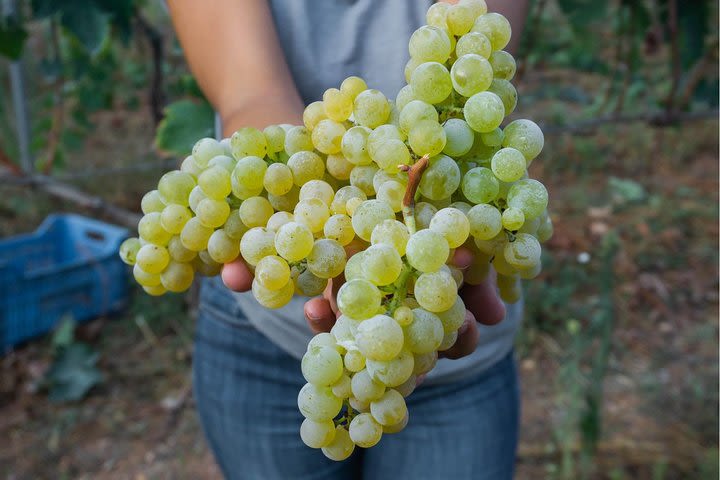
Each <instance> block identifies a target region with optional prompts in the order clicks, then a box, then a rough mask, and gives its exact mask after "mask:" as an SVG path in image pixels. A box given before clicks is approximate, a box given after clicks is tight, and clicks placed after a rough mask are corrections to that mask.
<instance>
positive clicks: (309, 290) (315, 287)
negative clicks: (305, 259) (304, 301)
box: [295, 270, 328, 297]
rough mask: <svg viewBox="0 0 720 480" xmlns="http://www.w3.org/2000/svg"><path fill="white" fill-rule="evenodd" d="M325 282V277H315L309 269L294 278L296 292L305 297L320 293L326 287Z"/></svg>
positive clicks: (326, 282)
mask: <svg viewBox="0 0 720 480" xmlns="http://www.w3.org/2000/svg"><path fill="white" fill-rule="evenodd" d="M327 284H328V281H327V279H326V278H320V277H317V276H315V275H314V274H313V273H312V272H311V271H310V270H305V271H304V272H302V273H301V274H300V275H298V277H297V279H296V280H295V286H296V287H297V290H298V293H300V294H301V295H305V296H307V297H314V296H315V295H320V294H321V293H322V292H323V291H324V290H325V287H327Z"/></svg>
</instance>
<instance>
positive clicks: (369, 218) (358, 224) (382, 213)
mask: <svg viewBox="0 0 720 480" xmlns="http://www.w3.org/2000/svg"><path fill="white" fill-rule="evenodd" d="M391 219H395V212H393V210H392V208H390V206H389V205H388V204H386V203H384V202H381V201H380V200H366V201H364V202H362V203H361V204H360V205H359V206H358V207H357V209H356V210H355V212H354V213H353V215H352V225H353V229H354V230H355V233H356V234H357V236H358V237H360V238H362V239H363V240H365V241H369V240H370V236H371V234H372V231H373V228H375V225H377V224H378V223H380V222H382V221H383V220H391Z"/></svg>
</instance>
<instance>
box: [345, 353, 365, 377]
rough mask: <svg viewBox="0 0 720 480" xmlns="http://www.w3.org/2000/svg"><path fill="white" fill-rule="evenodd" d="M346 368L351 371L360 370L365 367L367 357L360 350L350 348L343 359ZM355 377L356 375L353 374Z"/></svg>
mask: <svg viewBox="0 0 720 480" xmlns="http://www.w3.org/2000/svg"><path fill="white" fill-rule="evenodd" d="M343 363H344V364H345V368H346V369H347V370H348V371H350V372H359V371H361V370H362V369H363V368H365V357H363V354H362V353H360V351H359V350H348V351H347V353H345V358H344V359H343ZM353 378H355V376H354V375H353Z"/></svg>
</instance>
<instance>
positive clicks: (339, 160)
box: [325, 137, 355, 180]
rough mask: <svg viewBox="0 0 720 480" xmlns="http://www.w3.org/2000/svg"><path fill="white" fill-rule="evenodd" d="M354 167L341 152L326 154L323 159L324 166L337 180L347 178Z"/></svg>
mask: <svg viewBox="0 0 720 480" xmlns="http://www.w3.org/2000/svg"><path fill="white" fill-rule="evenodd" d="M343 138H344V137H343ZM354 167H355V165H353V164H352V163H350V162H349V161H348V159H347V158H345V156H343V155H342V154H332V155H328V156H327V159H326V160H325V168H327V171H328V173H329V174H330V175H332V176H333V178H335V179H337V180H348V179H349V178H350V172H352V169H353V168H354Z"/></svg>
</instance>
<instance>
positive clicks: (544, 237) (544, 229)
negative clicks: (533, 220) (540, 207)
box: [537, 216, 553, 242]
mask: <svg viewBox="0 0 720 480" xmlns="http://www.w3.org/2000/svg"><path fill="white" fill-rule="evenodd" d="M552 235H553V223H552V219H551V218H550V217H549V216H545V218H544V219H543V221H542V223H540V226H539V227H538V229H537V237H538V240H540V241H541V242H547V241H548V240H550V237H552Z"/></svg>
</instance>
